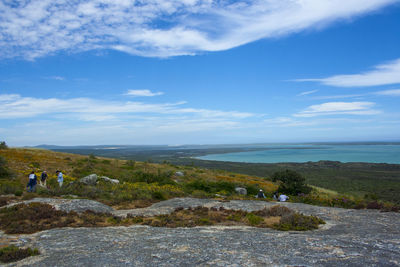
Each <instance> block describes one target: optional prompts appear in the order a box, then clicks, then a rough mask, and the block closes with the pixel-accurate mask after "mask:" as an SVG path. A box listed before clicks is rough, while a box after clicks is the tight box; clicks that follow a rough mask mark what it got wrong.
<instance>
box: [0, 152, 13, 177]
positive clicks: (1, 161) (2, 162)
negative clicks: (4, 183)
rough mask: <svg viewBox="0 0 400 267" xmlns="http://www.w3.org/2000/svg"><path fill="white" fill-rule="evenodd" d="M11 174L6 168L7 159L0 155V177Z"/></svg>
mask: <svg viewBox="0 0 400 267" xmlns="http://www.w3.org/2000/svg"><path fill="white" fill-rule="evenodd" d="M10 176H11V172H10V171H9V169H8V168H7V161H6V159H5V158H3V157H2V156H0V178H9V177H10Z"/></svg>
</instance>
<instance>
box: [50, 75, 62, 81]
mask: <svg viewBox="0 0 400 267" xmlns="http://www.w3.org/2000/svg"><path fill="white" fill-rule="evenodd" d="M47 79H50V80H57V81H64V80H65V77H62V76H50V77H47Z"/></svg>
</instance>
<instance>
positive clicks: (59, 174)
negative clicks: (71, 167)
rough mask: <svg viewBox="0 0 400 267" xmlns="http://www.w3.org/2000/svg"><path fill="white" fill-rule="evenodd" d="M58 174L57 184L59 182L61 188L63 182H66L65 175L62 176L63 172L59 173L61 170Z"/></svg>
mask: <svg viewBox="0 0 400 267" xmlns="http://www.w3.org/2000/svg"><path fill="white" fill-rule="evenodd" d="M56 174H57V182H58V184H59V185H60V187H61V186H62V184H63V181H64V178H63V174H62V172H61V171H59V170H57V171H56Z"/></svg>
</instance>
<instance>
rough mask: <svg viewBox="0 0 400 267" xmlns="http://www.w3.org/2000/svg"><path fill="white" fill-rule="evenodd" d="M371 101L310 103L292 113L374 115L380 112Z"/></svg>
mask: <svg viewBox="0 0 400 267" xmlns="http://www.w3.org/2000/svg"><path fill="white" fill-rule="evenodd" d="M373 106H375V103H373V102H327V103H322V104H318V105H312V106H309V107H308V108H306V109H305V110H303V111H301V112H299V113H297V114H294V116H295V117H315V116H326V115H375V114H379V113H381V111H379V110H374V109H372V107H373Z"/></svg>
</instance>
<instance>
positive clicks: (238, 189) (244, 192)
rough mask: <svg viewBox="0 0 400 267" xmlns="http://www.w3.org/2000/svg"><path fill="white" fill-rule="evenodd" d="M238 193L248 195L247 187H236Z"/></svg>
mask: <svg viewBox="0 0 400 267" xmlns="http://www.w3.org/2000/svg"><path fill="white" fill-rule="evenodd" d="M235 191H236V193H238V194H239V195H247V189H246V188H243V187H236V188H235Z"/></svg>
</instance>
